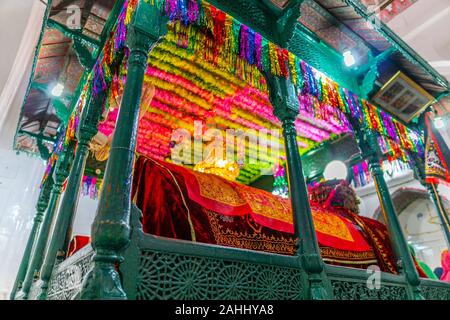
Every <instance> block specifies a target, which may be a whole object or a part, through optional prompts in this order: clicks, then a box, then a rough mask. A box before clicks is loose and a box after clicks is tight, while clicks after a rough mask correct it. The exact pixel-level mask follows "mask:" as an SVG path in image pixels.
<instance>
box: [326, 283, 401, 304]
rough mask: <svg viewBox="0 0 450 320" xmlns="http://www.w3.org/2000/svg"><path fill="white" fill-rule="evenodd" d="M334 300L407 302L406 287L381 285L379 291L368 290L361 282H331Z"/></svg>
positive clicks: (365, 284)
mask: <svg viewBox="0 0 450 320" xmlns="http://www.w3.org/2000/svg"><path fill="white" fill-rule="evenodd" d="M331 285H332V287H333V294H334V298H335V299H337V300H408V294H407V291H406V287H403V286H395V285H382V286H381V288H380V289H373V290H372V289H370V288H369V287H368V286H367V283H366V282H365V281H363V280H361V282H356V281H341V280H331Z"/></svg>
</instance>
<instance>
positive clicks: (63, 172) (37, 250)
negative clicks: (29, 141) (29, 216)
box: [19, 146, 73, 300]
mask: <svg viewBox="0 0 450 320" xmlns="http://www.w3.org/2000/svg"><path fill="white" fill-rule="evenodd" d="M72 152H73V146H69V147H68V148H67V150H65V151H63V152H62V154H61V155H60V157H59V159H58V163H57V165H56V169H55V172H54V175H55V183H54V185H53V187H52V191H51V196H50V203H49V205H48V208H47V213H46V214H45V218H44V221H43V222H42V225H41V228H40V230H39V234H38V237H37V240H36V246H35V247H34V250H33V254H32V257H31V259H30V264H29V267H28V270H27V274H26V276H25V280H24V282H23V286H22V289H21V291H20V292H19V298H20V299H24V300H26V299H27V298H28V294H29V292H30V288H31V286H32V284H33V281H34V280H35V279H37V278H38V277H39V271H40V269H41V266H42V261H43V259H44V254H45V250H46V246H47V242H48V239H49V233H50V228H51V226H52V222H53V220H54V216H55V212H56V209H57V208H58V203H59V198H60V196H61V192H62V187H63V184H64V181H65V180H66V178H67V176H68V168H69V165H70V160H71V157H72Z"/></svg>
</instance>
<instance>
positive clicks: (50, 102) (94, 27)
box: [15, 0, 114, 153]
mask: <svg viewBox="0 0 450 320" xmlns="http://www.w3.org/2000/svg"><path fill="white" fill-rule="evenodd" d="M113 4H114V1H110V0H96V1H90V0H78V1H73V0H72V1H67V0H56V1H53V5H52V9H51V12H50V18H49V25H51V26H52V27H47V28H45V30H44V33H43V35H42V44H41V47H40V50H39V53H38V55H37V59H36V69H35V71H34V74H33V76H32V83H31V86H30V90H29V92H28V95H27V97H26V100H25V102H24V105H23V109H22V115H21V118H20V120H19V127H18V130H17V136H16V142H15V146H16V149H17V150H20V151H25V152H28V153H39V149H38V143H37V141H38V140H39V141H42V142H44V143H45V145H46V146H47V147H48V148H49V149H50V150H51V146H52V142H53V141H54V140H55V136H56V134H57V130H58V128H59V127H60V125H61V120H60V117H59V116H58V115H57V110H56V108H55V105H58V106H59V107H60V108H59V112H60V113H61V112H62V113H65V114H69V113H70V112H71V109H72V107H73V103H74V100H75V99H76V97H75V96H74V95H75V92H76V90H77V87H78V84H79V82H80V78H81V76H82V74H83V71H84V68H83V66H82V64H81V63H80V59H79V55H78V53H77V51H76V46H77V45H78V44H76V43H74V40H73V39H71V38H69V37H67V36H65V34H64V33H63V31H64V28H74V27H77V29H75V31H76V32H78V33H79V34H82V35H83V36H85V37H83V38H82V39H83V40H85V41H86V42H88V41H90V40H91V39H92V43H94V44H95V43H96V42H98V41H99V40H100V37H101V35H102V31H103V28H104V26H105V23H106V20H107V18H108V16H109V14H110V12H111V9H112V6H113ZM71 6H76V8H79V10H80V11H78V12H79V14H80V21H79V22H80V23H79V25H78V26H74V25H73V21H75V20H74V19H71V17H72V16H73V14H74V12H75V11H73V9H72V7H71ZM74 8H75V7H74ZM78 12H77V13H78ZM86 50H88V51H89V52H91V53H92V51H93V48H92V47H89V46H87V47H86ZM58 83H63V84H64V91H63V94H62V95H61V97H59V98H55V97H54V96H52V94H51V91H52V89H53V88H54V87H55V85H56V84H58ZM64 107H65V108H66V111H65V110H64Z"/></svg>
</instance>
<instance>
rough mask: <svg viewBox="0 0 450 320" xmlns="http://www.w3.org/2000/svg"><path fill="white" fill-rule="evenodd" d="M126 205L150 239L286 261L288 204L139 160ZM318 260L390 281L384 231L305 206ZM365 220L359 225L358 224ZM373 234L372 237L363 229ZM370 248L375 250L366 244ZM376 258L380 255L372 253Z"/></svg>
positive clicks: (290, 250) (290, 241) (289, 250)
mask: <svg viewBox="0 0 450 320" xmlns="http://www.w3.org/2000/svg"><path fill="white" fill-rule="evenodd" d="M133 200H134V202H135V203H136V205H137V206H138V207H139V208H140V209H141V210H142V212H143V221H142V223H143V230H144V232H146V233H150V234H153V235H158V236H163V237H168V238H174V239H183V240H191V241H198V242H203V243H209V244H218V245H224V246H232V247H238V248H244V249H252V250H259V251H266V252H272V253H278V254H290V255H292V254H294V253H295V243H296V241H295V240H296V239H294V237H293V234H292V233H293V232H292V231H293V226H292V224H293V221H292V220H293V218H292V214H291V208H290V202H289V201H286V200H284V199H281V198H279V197H276V196H274V195H272V194H271V193H268V192H265V191H262V190H258V189H254V188H251V187H248V186H243V185H240V184H238V183H234V182H230V181H227V180H224V179H222V178H220V177H216V176H212V175H208V174H201V173H197V172H193V171H191V170H189V169H186V168H183V167H180V166H177V165H174V164H169V163H166V162H160V161H156V160H153V159H149V158H145V157H140V158H139V159H138V160H137V161H136V164H135V171H134V180H133ZM311 207H312V214H313V218H314V224H315V227H316V232H317V237H318V241H319V246H320V249H321V254H322V257H323V259H324V261H325V262H327V263H329V264H335V265H341V266H348V267H360V268H367V267H368V266H369V265H373V264H378V265H379V266H380V268H381V269H382V270H383V271H386V272H393V273H396V269H395V264H394V263H393V261H392V260H391V256H392V254H391V249H390V246H389V245H388V244H387V243H384V242H383V241H381V240H380V239H383V238H382V236H381V235H383V234H385V233H386V231H385V227H384V226H383V225H382V224H377V223H376V222H367V221H365V220H364V219H362V218H361V219H359V220H357V219H355V216H354V215H352V214H347V215H345V214H344V213H342V212H341V211H342V210H339V209H336V210H332V209H325V208H323V207H321V206H319V205H316V204H311ZM366 219H367V218H366ZM369 226H370V227H371V228H374V230H375V231H374V232H372V233H373V235H370V234H368V232H367V230H365V229H366V228H368V227H369ZM374 242H375V243H377V245H376V246H374V245H373V243H374ZM380 250H381V253H380V252H379V251H380Z"/></svg>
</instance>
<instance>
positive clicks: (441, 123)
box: [434, 117, 445, 130]
mask: <svg viewBox="0 0 450 320" xmlns="http://www.w3.org/2000/svg"><path fill="white" fill-rule="evenodd" d="M434 127H435V128H436V129H438V130H440V129H442V128H444V127H445V121H444V119H442V118H441V117H439V118H436V119H434Z"/></svg>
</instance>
